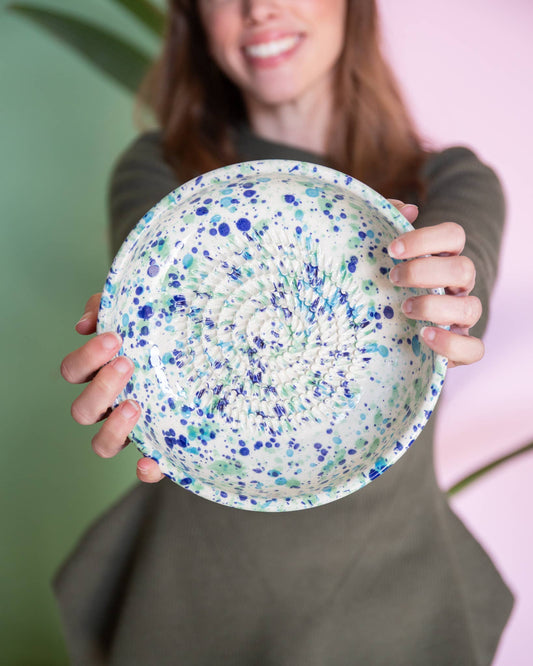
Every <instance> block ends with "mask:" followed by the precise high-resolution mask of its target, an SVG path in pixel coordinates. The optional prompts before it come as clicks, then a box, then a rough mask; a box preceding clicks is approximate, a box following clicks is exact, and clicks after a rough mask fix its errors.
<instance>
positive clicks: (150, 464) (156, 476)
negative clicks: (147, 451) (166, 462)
mask: <svg viewBox="0 0 533 666" xmlns="http://www.w3.org/2000/svg"><path fill="white" fill-rule="evenodd" d="M164 476H165V475H164V474H163V473H162V472H161V470H160V469H159V465H158V464H157V463H156V461H155V460H152V458H147V457H145V458H141V459H140V460H139V462H138V463H137V478H138V479H139V481H144V482H145V483H157V482H158V481H161V479H163V478H164Z"/></svg>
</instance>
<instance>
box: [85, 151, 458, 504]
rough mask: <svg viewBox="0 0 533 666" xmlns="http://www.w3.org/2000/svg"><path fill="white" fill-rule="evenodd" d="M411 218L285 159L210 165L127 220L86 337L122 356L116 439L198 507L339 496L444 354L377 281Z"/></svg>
mask: <svg viewBox="0 0 533 666" xmlns="http://www.w3.org/2000/svg"><path fill="white" fill-rule="evenodd" d="M411 229H412V227H411V225H410V224H409V223H408V222H407V220H406V219H405V218H404V217H403V216H402V215H401V214H400V213H399V212H398V211H397V210H396V209H395V208H394V207H392V206H391V205H390V204H389V203H388V201H387V200H386V199H384V198H383V197H381V196H380V195H379V194H377V193H376V192H375V191H374V190H372V189H371V188H369V187H368V186H366V185H364V184H363V183H361V182H359V181H357V180H355V179H353V178H351V177H349V176H346V175H345V174H342V173H340V172H338V171H335V170H332V169H329V168H326V167H322V166H317V165H315V164H309V163H305V162H295V161H287V160H265V161H255V162H245V163H242V164H236V165H231V166H229V167H224V168H221V169H217V170H215V171H212V172H210V173H207V174H205V175H203V176H200V177H198V178H196V179H195V180H191V181H189V182H188V183H186V184H184V185H183V186H181V187H179V188H178V189H176V190H174V191H173V192H171V193H170V194H169V195H168V196H166V197H165V198H164V199H163V200H162V201H160V202H159V203H158V204H157V205H156V206H154V208H153V209H152V210H150V211H149V212H148V213H147V214H146V215H145V216H144V217H143V218H142V219H141V221H140V222H139V223H138V224H137V226H136V227H135V228H134V229H133V231H132V232H131V233H130V234H129V236H128V238H127V239H126V241H125V242H124V244H123V246H122V247H121V249H120V251H119V253H118V254H117V256H116V258H115V260H114V262H113V265H112V267H111V270H110V273H109V275H108V278H107V281H106V284H105V288H104V292H103V296H102V300H101V306H100V312H99V321H98V332H99V333H102V332H104V331H116V332H117V333H118V334H119V335H120V336H122V337H123V339H124V344H123V346H122V349H121V351H120V353H121V354H124V355H125V356H127V357H128V358H130V359H132V360H133V362H134V364H135V370H134V374H133V376H132V379H131V381H130V382H129V384H128V385H127V387H126V389H125V390H124V391H123V392H122V393H121V394H120V396H119V397H118V399H117V401H116V403H115V404H118V403H119V402H121V401H123V400H125V399H127V398H133V399H134V400H136V401H137V402H138V403H139V404H140V406H141V408H142V415H141V417H140V419H139V421H138V423H137V425H136V427H135V428H134V430H133V431H132V433H131V439H132V440H133V441H134V442H135V443H136V445H137V446H138V448H139V449H140V450H141V451H142V453H144V455H146V456H150V457H151V458H153V459H154V460H156V461H157V462H158V464H159V467H160V469H161V471H162V472H163V473H164V474H165V475H166V476H168V477H169V478H170V479H171V480H172V481H174V482H175V483H177V484H179V485H180V486H182V487H183V488H186V489H188V490H190V491H191V492H193V493H196V494H198V495H200V496H201V497H204V498H206V499H208V500H212V501H215V502H219V503H221V504H225V505H228V506H231V507H238V508H241V509H248V510H253V511H294V510H298V509H306V508H310V507H315V506H318V505H321V504H325V503H327V502H331V501H333V500H336V499H339V498H341V497H344V496H345V495H347V494H349V493H352V492H354V491H356V490H358V489H359V488H362V487H363V486H365V485H366V484H367V483H370V482H371V481H373V480H374V479H376V478H377V477H379V476H380V475H381V474H383V472H385V470H387V469H388V468H389V467H390V466H391V465H392V464H393V463H394V462H396V460H398V459H399V458H400V456H402V455H403V454H404V453H405V451H406V450H407V448H408V447H409V446H410V445H411V444H412V442H413V441H414V440H415V438H416V437H417V436H418V435H419V433H420V431H421V430H422V428H423V427H424V425H425V423H426V421H427V420H428V418H429V416H430V415H431V412H432V409H433V407H434V405H435V402H436V401H437V398H438V396H439V393H440V390H441V386H442V383H443V381H444V376H445V373H446V359H444V358H443V357H441V356H438V355H436V354H434V353H433V352H432V351H431V350H430V349H429V348H428V347H427V346H426V345H424V344H423V343H422V342H421V340H420V328H421V327H422V326H423V323H422V322H417V321H414V320H410V319H408V318H407V317H406V316H405V315H404V314H403V313H402V312H401V303H402V302H403V301H404V300H405V299H406V298H407V297H409V296H412V295H416V294H419V293H443V292H442V290H414V289H405V288H399V287H394V286H393V285H392V283H391V282H390V281H389V279H388V273H389V270H390V269H391V268H392V266H393V265H394V264H395V263H398V262H395V261H394V260H393V259H391V258H390V257H389V255H388V253H387V249H386V248H387V246H388V244H389V243H390V242H391V241H392V240H393V239H394V238H395V237H396V236H398V235H399V234H401V233H403V232H405V231H409V230H411Z"/></svg>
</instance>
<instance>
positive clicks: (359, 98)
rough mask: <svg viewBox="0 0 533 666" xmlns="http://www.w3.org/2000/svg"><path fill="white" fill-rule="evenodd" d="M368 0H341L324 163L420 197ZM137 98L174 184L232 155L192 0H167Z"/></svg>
mask: <svg viewBox="0 0 533 666" xmlns="http://www.w3.org/2000/svg"><path fill="white" fill-rule="evenodd" d="M380 40H381V37H380V30H379V17H378V11H377V7H376V0H348V6H347V16H346V27H345V39H344V47H343V50H342V52H341V55H340V58H339V61H338V63H337V67H336V77H337V78H336V84H335V87H334V90H335V95H336V100H335V104H334V107H333V108H334V109H335V111H334V113H333V117H332V119H331V127H330V131H329V140H328V146H327V152H326V159H327V164H328V165H329V166H331V167H334V168H336V169H338V170H339V171H343V172H344V173H348V174H350V175H352V176H353V177H355V178H357V179H358V180H361V181H363V182H364V183H367V184H368V185H370V186H371V187H373V188H374V189H375V190H377V191H378V192H380V193H381V194H382V195H384V196H386V197H389V198H401V196H402V193H405V192H409V193H412V194H414V195H415V196H417V197H418V199H419V200H422V199H423V197H424V193H425V184H424V182H423V179H422V176H421V167H422V165H423V163H424V161H425V159H426V158H427V156H428V154H429V150H428V149H426V148H425V147H424V145H423V141H422V139H421V137H420V136H419V134H418V132H417V130H416V128H415V126H414V123H413V121H412V119H411V117H410V115H409V113H408V111H407V108H406V105H405V103H404V100H403V98H402V95H401V92H400V90H399V87H398V84H397V83H396V80H395V78H394V75H393V73H392V71H391V69H390V67H389V65H388V64H387V62H386V61H385V59H384V57H383V54H382V52H381V47H380ZM139 101H140V103H141V104H145V105H147V106H148V108H149V109H150V110H151V111H152V112H153V113H154V115H155V118H156V120H157V123H158V124H159V125H160V128H161V131H162V143H163V154H164V158H165V160H166V161H167V162H168V163H169V164H170V165H171V167H172V168H173V170H174V171H175V173H176V176H177V178H178V180H179V181H180V182H184V181H185V180H189V179H190V178H193V177H195V176H196V175H198V174H200V173H204V172H206V171H209V170H211V169H215V168H217V167H220V166H224V165H227V164H232V163H235V162H238V161H239V159H240V158H239V155H238V154H237V152H236V148H235V145H234V142H233V140H232V135H233V132H232V130H234V129H235V128H237V127H238V126H239V125H241V124H242V123H246V111H245V106H244V103H243V100H242V97H241V93H240V91H239V89H238V88H237V86H235V84H234V83H233V82H232V81H230V80H229V79H228V77H227V76H226V75H225V74H224V73H223V72H222V71H221V70H220V69H219V68H218V66H217V65H216V64H215V62H214V61H213V59H212V58H211V56H210V54H209V49H208V46H207V40H206V36H205V33H204V30H203V26H202V22H201V18H200V15H199V11H198V9H197V0H169V8H168V15H167V25H166V30H165V37H164V44H163V49H162V52H161V55H160V56H159V58H158V59H157V60H156V62H155V63H154V65H153V67H152V68H151V70H150V71H149V72H148V74H147V76H146V78H145V80H144V81H143V83H142V85H141V88H140V91H139Z"/></svg>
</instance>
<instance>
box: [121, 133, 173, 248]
mask: <svg viewBox="0 0 533 666" xmlns="http://www.w3.org/2000/svg"><path fill="white" fill-rule="evenodd" d="M178 185H179V183H178V182H177V180H176V176H175V175H174V172H173V171H172V169H171V168H170V166H169V165H168V164H167V163H166V162H165V161H164V159H163V155H162V151H161V144H160V141H159V132H158V131H154V132H147V133H145V134H142V135H141V136H139V137H138V138H137V139H135V141H133V143H132V144H131V145H130V146H129V147H128V148H127V149H126V150H125V151H124V152H123V153H122V154H121V155H120V156H119V158H118V159H117V160H116V162H115V165H114V167H113V170H112V173H111V179H110V182H109V188H108V211H109V225H110V238H111V251H112V254H113V256H114V255H115V254H116V253H117V252H118V250H119V248H120V246H121V244H122V243H123V241H124V240H125V238H126V236H127V235H128V234H129V232H130V231H131V230H132V229H133V227H134V226H135V225H136V224H137V222H139V220H140V219H141V217H142V216H143V215H144V214H145V213H147V212H148V211H149V210H150V208H152V206H154V205H155V204H156V203H157V202H158V201H160V200H161V199H162V198H163V197H164V196H165V195H167V194H168V193H169V192H171V191H172V190H174V189H175V188H176V187H178Z"/></svg>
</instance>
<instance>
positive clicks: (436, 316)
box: [402, 294, 483, 328]
mask: <svg viewBox="0 0 533 666" xmlns="http://www.w3.org/2000/svg"><path fill="white" fill-rule="evenodd" d="M482 309H483V308H482V305H481V301H480V300H479V298H477V296H464V297H462V298H459V297H457V296H445V295H443V296H441V295H437V294H428V295H427V296H414V297H413V298H408V299H407V300H405V301H404V302H403V303H402V310H403V312H404V314H406V315H407V316H408V317H409V319H419V320H421V321H431V322H434V323H435V324H441V325H444V326H452V325H454V326H461V327H467V328H471V327H472V326H473V325H474V324H475V323H476V322H477V321H479V319H480V317H481V313H482Z"/></svg>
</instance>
